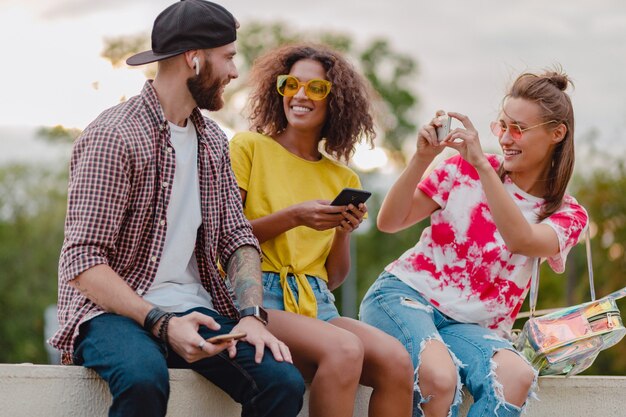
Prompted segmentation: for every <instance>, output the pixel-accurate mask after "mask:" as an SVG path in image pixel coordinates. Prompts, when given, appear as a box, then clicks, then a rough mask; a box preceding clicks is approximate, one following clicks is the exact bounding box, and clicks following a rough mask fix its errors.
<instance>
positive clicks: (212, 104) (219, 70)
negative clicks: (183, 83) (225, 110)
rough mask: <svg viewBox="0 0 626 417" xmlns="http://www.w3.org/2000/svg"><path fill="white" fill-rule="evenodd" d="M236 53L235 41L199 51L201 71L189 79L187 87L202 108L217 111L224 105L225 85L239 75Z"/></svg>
mask: <svg viewBox="0 0 626 417" xmlns="http://www.w3.org/2000/svg"><path fill="white" fill-rule="evenodd" d="M236 53H237V50H236V48H235V44H234V43H230V44H227V45H223V46H220V47H219V48H213V49H210V50H208V52H207V51H199V54H198V59H199V61H198V64H199V65H200V73H199V74H198V75H195V76H193V77H191V78H189V79H187V87H188V88H189V92H190V93H191V96H192V97H193V99H194V100H195V102H196V104H197V105H198V107H200V108H201V109H205V110H209V111H216V110H219V109H221V108H222V107H223V106H224V99H223V98H222V95H223V94H224V87H226V84H228V83H229V82H230V80H231V79H233V78H237V77H238V76H239V74H238V73H237V68H236V67H235V63H234V60H233V58H234V56H235V54H236Z"/></svg>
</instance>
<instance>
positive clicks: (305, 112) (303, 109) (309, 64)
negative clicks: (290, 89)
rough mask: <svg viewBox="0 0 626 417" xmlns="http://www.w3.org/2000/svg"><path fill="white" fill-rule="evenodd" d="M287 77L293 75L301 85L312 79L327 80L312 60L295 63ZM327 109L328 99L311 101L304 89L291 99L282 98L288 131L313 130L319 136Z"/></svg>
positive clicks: (319, 65) (318, 65)
mask: <svg viewBox="0 0 626 417" xmlns="http://www.w3.org/2000/svg"><path fill="white" fill-rule="evenodd" d="M289 75H293V76H294V77H296V78H297V79H298V80H300V82H302V83H306V82H307V81H309V80H311V79H314V78H317V79H322V80H326V79H327V78H326V71H325V70H324V67H323V66H322V64H321V63H319V62H318V61H315V60H312V59H301V60H300V61H297V62H296V63H295V64H293V66H292V67H291V70H290V71H289ZM331 94H332V93H331ZM327 109H328V97H326V98H324V99H322V100H319V101H313V100H311V99H310V98H308V97H307V96H306V94H304V87H302V88H300V90H298V93H297V94H296V95H295V96H293V97H283V111H284V112H285V116H286V118H287V124H288V126H287V128H288V129H289V128H295V129H298V130H315V131H316V133H317V134H321V131H322V127H323V126H324V123H325V122H326V112H327ZM320 139H321V138H320Z"/></svg>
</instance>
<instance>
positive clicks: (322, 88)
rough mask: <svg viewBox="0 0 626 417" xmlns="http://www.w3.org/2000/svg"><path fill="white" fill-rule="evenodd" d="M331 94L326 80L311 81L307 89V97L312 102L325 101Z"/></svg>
mask: <svg viewBox="0 0 626 417" xmlns="http://www.w3.org/2000/svg"><path fill="white" fill-rule="evenodd" d="M328 93H330V85H329V83H328V82H327V81H324V80H311V81H309V82H308V85H307V88H306V95H307V97H309V98H310V99H311V100H323V99H324V98H326V96H327V95H328Z"/></svg>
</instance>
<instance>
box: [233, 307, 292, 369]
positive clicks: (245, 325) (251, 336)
mask: <svg viewBox="0 0 626 417" xmlns="http://www.w3.org/2000/svg"><path fill="white" fill-rule="evenodd" d="M232 332H233V333H235V332H245V333H247V336H246V337H244V338H243V339H241V340H243V341H245V342H248V343H250V344H251V345H252V346H254V347H255V348H256V354H255V355H254V361H255V362H256V363H261V360H263V354H264V353H265V346H267V347H268V348H269V349H270V350H271V351H272V354H273V355H274V359H276V360H277V361H278V362H283V361H284V362H289V363H293V359H292V358H291V352H290V351H289V348H288V347H287V345H286V344H284V343H283V342H281V341H280V340H278V339H277V338H276V337H275V336H274V335H273V334H271V333H270V332H269V331H268V330H267V329H266V328H265V326H264V325H263V323H261V322H260V321H259V320H257V319H256V318H254V317H244V318H242V319H241V320H239V323H238V324H237V325H236V326H235V327H233V330H232ZM228 354H229V356H230V358H231V359H234V358H235V356H236V355H237V347H236V342H235V343H233V344H232V346H229V347H228Z"/></svg>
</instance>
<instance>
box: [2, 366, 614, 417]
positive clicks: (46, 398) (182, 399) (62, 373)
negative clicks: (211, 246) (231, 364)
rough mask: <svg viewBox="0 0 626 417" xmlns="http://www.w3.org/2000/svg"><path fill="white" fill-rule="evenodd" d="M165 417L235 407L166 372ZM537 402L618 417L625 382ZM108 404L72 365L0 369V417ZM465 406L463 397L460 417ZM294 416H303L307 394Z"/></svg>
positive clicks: (207, 416) (364, 394) (548, 394)
mask: <svg viewBox="0 0 626 417" xmlns="http://www.w3.org/2000/svg"><path fill="white" fill-rule="evenodd" d="M170 381H171V396H170V402H169V407H168V414H167V415H168V417H196V416H197V417H201V416H202V417H228V416H239V415H241V407H240V406H239V405H238V404H236V403H235V402H234V401H233V400H232V399H230V397H228V395H226V394H225V393H224V392H222V391H221V390H220V389H219V388H217V387H216V386H215V385H213V384H212V383H210V382H208V381H207V380H205V379H204V378H202V377H201V376H199V375H198V374H196V373H194V372H193V371H189V370H180V369H172V370H170ZM370 393H371V390H370V389H369V388H367V387H361V388H360V389H359V392H358V396H357V399H356V404H355V412H354V416H355V417H356V416H359V417H360V416H362V417H365V416H367V404H368V401H369V396H370ZM538 395H539V398H540V401H532V402H531V404H530V406H529V407H528V413H527V414H526V416H528V417H562V416H568V417H577V416H580V417H583V416H585V417H586V416H590V415H593V416H598V417H613V416H615V417H618V416H624V415H626V411H625V410H626V377H600V376H577V377H572V378H563V377H543V378H540V381H539V391H538ZM110 401H111V396H110V394H109V391H108V388H107V386H106V384H105V383H104V382H103V381H102V380H101V379H100V378H99V377H98V376H97V375H96V374H95V373H94V372H93V371H90V370H88V369H85V368H82V367H78V366H55V365H30V364H24V365H11V364H0V415H2V416H11V417H22V416H23V417H26V416H28V417H32V416H49V417H61V416H63V417H65V416H70V415H71V416H90V417H91V416H93V417H105V416H106V415H107V409H108V406H109V404H110ZM470 404H471V398H470V396H469V395H466V396H465V400H464V403H463V407H462V410H463V411H462V412H461V416H465V415H466V413H467V409H468V408H469V406H470ZM299 417H308V392H307V395H306V397H305V405H304V408H303V410H302V412H301V413H300V414H299Z"/></svg>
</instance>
